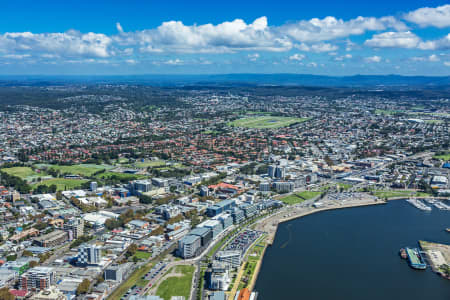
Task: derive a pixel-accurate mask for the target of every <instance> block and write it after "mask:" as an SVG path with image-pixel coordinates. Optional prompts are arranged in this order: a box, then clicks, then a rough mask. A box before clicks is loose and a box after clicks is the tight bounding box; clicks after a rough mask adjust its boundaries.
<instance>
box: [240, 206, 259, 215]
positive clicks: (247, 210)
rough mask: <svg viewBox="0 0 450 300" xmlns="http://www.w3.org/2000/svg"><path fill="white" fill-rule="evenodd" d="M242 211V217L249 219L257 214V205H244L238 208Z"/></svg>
mask: <svg viewBox="0 0 450 300" xmlns="http://www.w3.org/2000/svg"><path fill="white" fill-rule="evenodd" d="M239 208H240V209H242V210H243V211H244V215H245V217H246V218H251V217H253V216H255V215H256V214H257V213H258V205H256V204H249V203H244V204H242V205H241V206H240V207H239Z"/></svg>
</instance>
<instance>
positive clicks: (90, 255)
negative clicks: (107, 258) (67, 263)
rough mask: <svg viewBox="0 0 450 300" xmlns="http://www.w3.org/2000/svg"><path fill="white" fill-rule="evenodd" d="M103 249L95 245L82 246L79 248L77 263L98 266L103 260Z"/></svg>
mask: <svg viewBox="0 0 450 300" xmlns="http://www.w3.org/2000/svg"><path fill="white" fill-rule="evenodd" d="M101 249H102V247H100V246H97V245H95V244H82V245H80V247H79V248H78V256H77V262H78V264H80V265H98V264H99V263H100V262H101V258H102V252H101Z"/></svg>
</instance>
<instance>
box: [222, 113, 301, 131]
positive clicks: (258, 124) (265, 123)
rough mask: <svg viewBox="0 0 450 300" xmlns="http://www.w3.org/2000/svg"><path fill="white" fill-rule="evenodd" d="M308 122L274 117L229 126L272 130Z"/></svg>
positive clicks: (248, 120) (255, 118) (249, 118)
mask: <svg viewBox="0 0 450 300" xmlns="http://www.w3.org/2000/svg"><path fill="white" fill-rule="evenodd" d="M307 120H308V118H294V117H273V116H261V117H247V118H242V119H238V120H235V121H232V122H229V123H228V126H233V127H244V128H258V129H264V128H269V129H270V128H280V127H286V126H289V125H292V124H294V123H300V122H305V121H307Z"/></svg>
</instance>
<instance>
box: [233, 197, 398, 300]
mask: <svg viewBox="0 0 450 300" xmlns="http://www.w3.org/2000/svg"><path fill="white" fill-rule="evenodd" d="M402 199H405V198H404V197H403V198H402ZM396 200H400V199H396ZM380 204H387V201H384V200H381V199H377V200H376V201H375V200H372V201H370V202H363V203H352V204H345V205H339V206H338V205H335V206H330V207H323V208H317V209H312V210H310V211H305V212H299V213H297V214H295V215H293V216H289V217H287V218H280V219H277V220H276V221H277V222H276V226H275V225H274V226H275V230H274V231H273V232H267V240H266V246H265V247H264V250H263V254H262V255H261V259H260V260H259V261H258V264H257V266H256V268H255V272H254V274H253V278H252V280H251V283H250V285H249V287H248V288H249V290H250V292H252V291H253V288H254V286H255V284H256V281H257V279H258V276H259V272H260V270H261V266H262V263H263V260H264V255H265V253H266V250H267V248H268V247H269V246H272V244H273V241H274V240H275V236H276V232H277V231H278V225H279V224H280V223H285V222H288V221H292V220H295V219H298V218H302V217H304V216H308V215H312V214H315V213H318V212H323V211H328V210H337V209H345V208H355V207H364V206H372V205H380ZM280 213H281V212H280ZM273 217H276V215H274V216H273ZM228 299H229V300H230V299H231V298H228ZM231 300H233V299H231Z"/></svg>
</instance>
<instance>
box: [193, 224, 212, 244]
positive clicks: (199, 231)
mask: <svg viewBox="0 0 450 300" xmlns="http://www.w3.org/2000/svg"><path fill="white" fill-rule="evenodd" d="M189 235H197V236H199V237H200V239H201V246H202V247H204V246H206V245H208V244H209V242H211V240H212V239H213V232H212V230H211V229H210V228H204V227H196V228H194V229H193V230H191V232H190V233H189Z"/></svg>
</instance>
